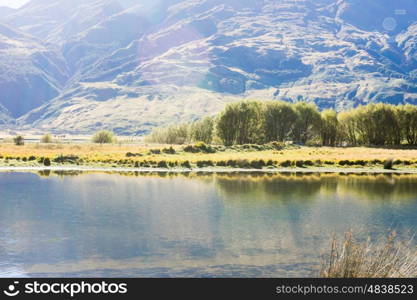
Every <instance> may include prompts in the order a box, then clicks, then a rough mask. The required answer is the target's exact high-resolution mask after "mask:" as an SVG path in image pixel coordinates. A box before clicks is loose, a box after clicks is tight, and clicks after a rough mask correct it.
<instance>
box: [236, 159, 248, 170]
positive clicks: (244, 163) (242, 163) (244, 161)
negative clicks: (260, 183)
mask: <svg viewBox="0 0 417 300" xmlns="http://www.w3.org/2000/svg"><path fill="white" fill-rule="evenodd" d="M236 165H237V166H238V167H239V168H244V169H248V168H250V167H251V164H250V163H249V161H248V160H247V159H239V160H238V161H237V162H236Z"/></svg>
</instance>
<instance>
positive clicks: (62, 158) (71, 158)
mask: <svg viewBox="0 0 417 300" xmlns="http://www.w3.org/2000/svg"><path fill="white" fill-rule="evenodd" d="M78 159H79V157H78V156H76V155H59V156H57V157H55V158H54V159H53V162H55V163H60V164H63V163H71V164H74V163H76V162H77V161H78Z"/></svg>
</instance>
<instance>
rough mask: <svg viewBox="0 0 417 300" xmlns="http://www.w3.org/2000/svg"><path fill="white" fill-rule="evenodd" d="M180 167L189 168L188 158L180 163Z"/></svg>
mask: <svg viewBox="0 0 417 300" xmlns="http://www.w3.org/2000/svg"><path fill="white" fill-rule="evenodd" d="M181 167H184V168H188V169H191V164H190V162H189V161H188V160H186V161H184V162H182V163H181Z"/></svg>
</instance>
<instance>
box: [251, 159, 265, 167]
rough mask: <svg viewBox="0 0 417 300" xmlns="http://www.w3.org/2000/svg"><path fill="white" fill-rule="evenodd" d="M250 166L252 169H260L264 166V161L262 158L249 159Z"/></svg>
mask: <svg viewBox="0 0 417 300" xmlns="http://www.w3.org/2000/svg"><path fill="white" fill-rule="evenodd" d="M250 166H251V167H252V168H254V169H262V168H263V167H265V166H266V163H265V161H264V160H263V159H260V160H253V161H251V163H250Z"/></svg>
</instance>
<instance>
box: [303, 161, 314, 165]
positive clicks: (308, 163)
mask: <svg viewBox="0 0 417 300" xmlns="http://www.w3.org/2000/svg"><path fill="white" fill-rule="evenodd" d="M304 165H305V166H310V167H312V166H314V162H313V161H311V160H305V161H304Z"/></svg>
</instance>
